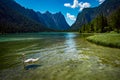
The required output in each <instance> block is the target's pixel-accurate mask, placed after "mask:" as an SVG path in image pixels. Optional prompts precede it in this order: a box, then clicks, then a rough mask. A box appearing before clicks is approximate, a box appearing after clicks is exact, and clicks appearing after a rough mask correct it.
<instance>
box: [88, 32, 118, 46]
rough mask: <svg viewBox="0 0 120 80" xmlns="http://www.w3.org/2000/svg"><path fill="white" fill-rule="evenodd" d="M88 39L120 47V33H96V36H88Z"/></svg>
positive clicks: (99, 43)
mask: <svg viewBox="0 0 120 80" xmlns="http://www.w3.org/2000/svg"><path fill="white" fill-rule="evenodd" d="M87 40H88V41H90V42H93V43H95V44H98V45H103V46H108V47H115V48H120V34H117V33H115V34H111V33H104V34H96V35H94V36H90V37H87Z"/></svg>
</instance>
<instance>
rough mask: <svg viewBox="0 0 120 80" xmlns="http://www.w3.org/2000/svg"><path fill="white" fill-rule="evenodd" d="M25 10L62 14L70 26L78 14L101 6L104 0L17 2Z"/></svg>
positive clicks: (36, 0) (23, 0) (29, 0)
mask: <svg viewBox="0 0 120 80" xmlns="http://www.w3.org/2000/svg"><path fill="white" fill-rule="evenodd" d="M15 1H16V2H17V3H19V4H20V5H22V6H23V7H25V8H29V9H33V10H35V11H40V12H41V13H44V12H46V11H49V12H51V13H56V12H62V14H63V15H64V16H65V19H66V21H67V22H68V24H69V25H71V24H73V23H74V22H75V20H76V17H77V14H78V13H79V12H81V11H82V10H83V9H84V8H87V7H96V6H99V5H100V4H101V3H102V2H104V0H15Z"/></svg>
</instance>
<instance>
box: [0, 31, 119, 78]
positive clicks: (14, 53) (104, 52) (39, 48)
mask: <svg viewBox="0 0 120 80" xmlns="http://www.w3.org/2000/svg"><path fill="white" fill-rule="evenodd" d="M86 36H88V34H84V35H83V34H78V33H27V34H7V35H0V80H119V79H120V49H116V48H108V47H103V46H98V45H95V44H92V43H89V42H87V41H86V39H85V38H86ZM22 54H25V58H26V59H28V58H40V59H39V61H38V62H36V63H32V64H25V65H26V66H25V69H24V65H23V56H22Z"/></svg>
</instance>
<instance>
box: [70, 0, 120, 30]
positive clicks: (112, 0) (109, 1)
mask: <svg viewBox="0 0 120 80" xmlns="http://www.w3.org/2000/svg"><path fill="white" fill-rule="evenodd" d="M119 7H120V0H105V1H104V2H103V3H102V4H101V5H100V6H98V7H94V8H85V9H83V11H82V12H79V14H78V16H77V19H76V21H75V23H74V24H73V25H72V26H71V28H70V30H71V31H78V30H79V28H80V27H81V26H82V25H84V24H87V23H89V22H91V21H92V20H93V19H95V18H96V17H97V16H99V15H101V14H103V15H104V16H109V15H110V14H111V13H112V12H113V11H114V10H116V9H118V8H119Z"/></svg>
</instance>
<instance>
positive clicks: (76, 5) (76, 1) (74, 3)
mask: <svg viewBox="0 0 120 80" xmlns="http://www.w3.org/2000/svg"><path fill="white" fill-rule="evenodd" d="M78 4H79V2H78V0H74V1H73V5H72V6H71V8H76V7H78V6H79V5H78Z"/></svg>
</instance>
